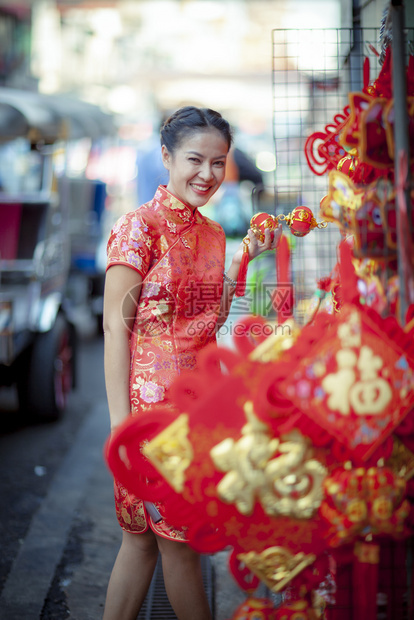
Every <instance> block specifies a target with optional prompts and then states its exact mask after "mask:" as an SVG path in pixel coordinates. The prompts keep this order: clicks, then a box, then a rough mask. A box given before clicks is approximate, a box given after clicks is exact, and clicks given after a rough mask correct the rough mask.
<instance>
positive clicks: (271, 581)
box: [237, 547, 316, 592]
mask: <svg viewBox="0 0 414 620" xmlns="http://www.w3.org/2000/svg"><path fill="white" fill-rule="evenodd" d="M237 559H238V560H240V561H241V562H244V564H246V566H247V567H248V568H249V570H251V571H252V573H254V574H255V575H256V576H257V577H259V579H260V580H261V581H263V583H264V584H265V585H266V586H267V587H268V588H269V589H270V590H272V592H280V591H281V590H283V589H284V588H285V587H286V586H287V584H288V583H289V582H290V581H292V579H293V578H294V577H296V576H297V575H299V573H300V572H302V571H303V569H304V568H306V567H307V566H310V565H311V564H313V562H314V561H315V560H316V556H315V555H314V554H313V553H310V554H309V555H305V554H304V553H302V552H300V553H297V554H296V555H293V554H292V553H290V552H289V551H288V550H287V549H285V548H284V547H269V548H268V549H265V550H264V551H262V553H256V552H255V551H249V552H248V553H239V554H238V556H237Z"/></svg>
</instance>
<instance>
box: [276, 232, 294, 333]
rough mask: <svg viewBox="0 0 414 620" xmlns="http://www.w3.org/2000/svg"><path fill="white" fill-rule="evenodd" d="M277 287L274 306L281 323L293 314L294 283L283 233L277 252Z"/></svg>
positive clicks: (287, 245)
mask: <svg viewBox="0 0 414 620" xmlns="http://www.w3.org/2000/svg"><path fill="white" fill-rule="evenodd" d="M276 276H277V287H276V291H275V294H274V296H273V300H272V301H273V307H274V309H275V311H276V313H277V320H278V322H279V323H284V322H285V321H286V320H287V319H289V318H290V317H291V316H292V314H293V283H292V281H291V277H290V248H289V242H288V240H287V237H286V235H284V234H282V235H281V237H280V241H279V245H278V247H277V252H276Z"/></svg>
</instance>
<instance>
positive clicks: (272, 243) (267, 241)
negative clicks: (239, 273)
mask: <svg viewBox="0 0 414 620" xmlns="http://www.w3.org/2000/svg"><path fill="white" fill-rule="evenodd" d="M273 232H274V236H273V240H272V234H271V231H270V230H269V228H265V233H264V234H265V238H264V241H259V239H258V238H257V237H256V235H255V234H254V232H253V231H252V229H251V228H249V230H248V231H247V236H248V238H249V240H250V243H249V259H250V260H252V259H253V258H256V256H259V254H262V253H263V252H266V251H267V250H276V249H277V246H278V244H279V241H280V237H281V235H282V226H281V225H279V226H278V227H277V228H276V230H274V231H273ZM243 247H244V243H243V242H242V243H241V244H240V246H239V247H238V248H237V250H236V252H235V255H234V260H235V261H236V262H240V260H241V257H242V255H243Z"/></svg>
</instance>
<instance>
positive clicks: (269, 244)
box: [216, 226, 282, 331]
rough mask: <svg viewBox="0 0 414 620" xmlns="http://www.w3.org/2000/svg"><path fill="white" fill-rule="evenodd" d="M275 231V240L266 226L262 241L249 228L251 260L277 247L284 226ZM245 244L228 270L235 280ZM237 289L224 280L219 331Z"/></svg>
mask: <svg viewBox="0 0 414 620" xmlns="http://www.w3.org/2000/svg"><path fill="white" fill-rule="evenodd" d="M274 233H275V234H274V237H273V241H272V238H271V231H270V230H269V229H268V228H266V229H265V238H264V241H263V242H261V241H259V240H258V239H257V237H256V236H255V234H254V232H253V231H252V230H251V229H250V228H249V230H248V231H247V234H248V237H249V239H250V243H249V259H250V260H252V259H253V258H256V256H259V254H262V252H265V251H266V250H276V249H277V246H278V243H279V240H280V236H281V234H282V227H281V226H279V227H278V228H277V229H276V230H275V231H274ZM243 245H244V244H243V242H242V243H241V244H240V246H239V247H238V248H237V250H236V252H235V254H234V256H233V259H232V261H231V265H230V267H229V268H228V270H227V272H226V273H227V276H228V277H229V278H230V279H231V280H234V281H237V276H238V274H239V268H240V263H241V259H242V255H243ZM235 290H236V287H235V286H233V285H232V284H230V283H229V282H228V281H226V280H224V283H223V293H222V296H221V301H220V312H219V317H218V320H217V327H216V329H217V331H218V330H219V329H220V327H221V326H222V325H224V323H225V322H226V320H227V317H228V315H229V312H230V306H231V302H232V300H233V296H234V292H235Z"/></svg>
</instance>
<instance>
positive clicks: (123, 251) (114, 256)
mask: <svg viewBox="0 0 414 620" xmlns="http://www.w3.org/2000/svg"><path fill="white" fill-rule="evenodd" d="M151 250H152V237H151V234H150V229H149V226H148V225H147V224H146V222H145V220H144V218H143V216H142V214H140V213H139V209H137V210H136V211H133V212H132V213H127V214H126V215H123V216H122V217H120V218H119V220H118V221H117V222H116V224H115V225H114V227H113V228H112V231H111V234H110V236H109V240H108V246H107V256H108V262H107V267H106V268H107V269H108V268H109V267H111V266H112V265H126V266H128V267H132V268H133V269H135V270H136V271H138V273H139V274H140V275H141V276H142V277H143V278H144V277H145V275H146V274H147V272H148V270H149V265H150V263H151Z"/></svg>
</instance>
